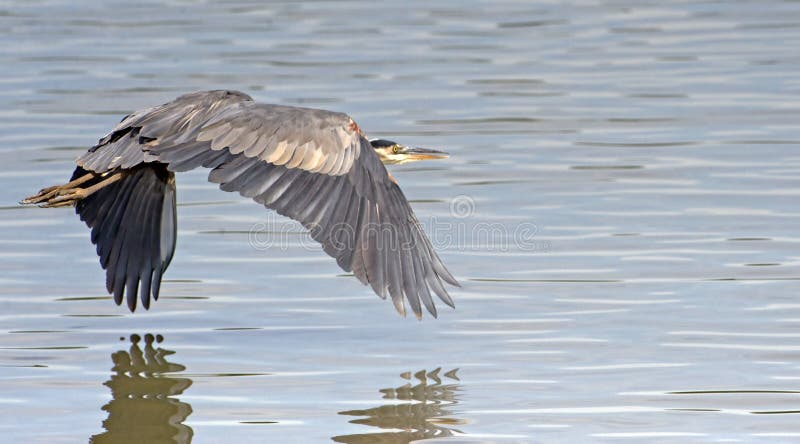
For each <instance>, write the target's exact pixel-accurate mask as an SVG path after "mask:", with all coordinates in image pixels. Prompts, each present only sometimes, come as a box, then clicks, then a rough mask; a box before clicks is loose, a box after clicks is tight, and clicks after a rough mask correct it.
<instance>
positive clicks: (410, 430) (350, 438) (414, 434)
mask: <svg viewBox="0 0 800 444" xmlns="http://www.w3.org/2000/svg"><path fill="white" fill-rule="evenodd" d="M457 370H458V369H454V370H451V371H449V372H447V373H444V374H443V375H442V377H443V378H445V379H446V380H447V381H445V382H444V383H443V382H442V377H440V376H439V372H440V371H441V369H438V368H437V369H436V370H433V371H430V372H426V371H425V370H421V371H419V372H417V373H414V375H413V377H414V378H415V379H416V381H414V382H408V383H406V384H404V385H402V386H400V387H397V388H385V389H382V390H380V392H381V393H383V399H387V400H390V401H392V402H393V403H392V404H387V405H381V406H378V407H373V408H369V409H365V410H348V411H344V412H339V414H340V415H345V416H359V417H362V418H360V419H354V420H352V421H350V422H351V423H353V424H361V425H367V426H371V427H377V428H379V429H382V430H386V431H382V432H375V433H364V434H356V435H344V436H334V437H333V438H331V439H333V441H335V442H342V443H349V444H367V443H369V444H373V443H385V444H400V443H403V444H405V443H409V442H412V441H416V440H420V439H431V438H444V437H448V436H453V432H456V433H461V432H460V431H459V430H457V429H455V428H453V427H454V426H457V425H460V424H464V421H462V420H460V419H456V418H452V417H450V415H452V412H451V411H450V410H449V409H448V407H451V406H453V405H455V404H457V403H458V392H459V390H460V388H459V384H458V383H457V382H458V381H459V379H458V376H457V375H456V372H457ZM400 376H401V377H402V378H404V379H408V380H410V379H411V378H412V375H411V373H410V372H408V373H403V374H401V375H400Z"/></svg>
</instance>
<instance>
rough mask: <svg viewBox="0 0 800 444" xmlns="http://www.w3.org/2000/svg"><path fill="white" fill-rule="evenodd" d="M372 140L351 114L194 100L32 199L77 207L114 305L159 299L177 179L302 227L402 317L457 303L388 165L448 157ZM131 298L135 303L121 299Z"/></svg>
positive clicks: (117, 138)
mask: <svg viewBox="0 0 800 444" xmlns="http://www.w3.org/2000/svg"><path fill="white" fill-rule="evenodd" d="M443 154H444V153H439V152H437V151H433V150H423V149H411V148H407V147H403V146H402V145H399V144H396V143H394V142H390V141H384V140H377V141H372V142H370V141H369V140H367V139H366V137H365V136H364V134H363V133H362V131H361V129H360V128H359V127H358V125H357V124H356V123H355V122H354V121H353V119H351V118H350V117H349V116H347V115H346V114H342V113H336V112H332V111H325V110H318V109H310V108H298V107H291V106H282V105H269V104H258V103H256V102H254V101H253V100H252V99H251V98H250V97H249V96H247V95H246V94H243V93H240V92H236V91H204V92H197V93H191V94H186V95H183V96H180V97H178V98H177V99H175V100H173V101H172V102H168V103H165V104H163V105H160V106H157V107H153V108H149V109H145V110H142V111H138V112H135V113H133V114H130V115H128V116H126V117H125V118H124V119H123V120H122V121H121V122H120V123H119V124H118V125H117V126H116V127H115V128H114V129H113V130H112V131H111V132H110V133H109V134H108V135H106V136H105V137H103V138H102V139H100V141H99V142H98V144H97V145H95V146H94V147H92V148H90V149H89V150H88V151H87V152H86V153H85V154H84V155H82V156H81V157H80V158H78V160H77V165H78V166H77V168H76V169H75V172H74V173H73V176H72V178H71V180H70V182H69V183H67V184H65V185H60V186H55V187H50V188H45V189H43V190H41V191H40V192H39V194H37V195H35V196H32V197H29V198H27V199H25V200H24V201H23V203H25V204H38V205H41V206H47V207H54V206H69V205H75V208H76V212H77V213H78V215H79V216H80V218H81V220H83V221H84V222H86V224H87V225H88V226H89V227H90V228H91V229H92V234H91V239H92V242H93V243H94V244H95V245H96V246H97V253H98V255H99V256H100V264H101V265H102V266H103V268H104V269H106V286H107V288H108V291H109V292H110V293H113V294H114V300H115V301H116V302H117V304H120V303H122V300H123V299H126V300H127V305H128V307H129V308H130V310H131V311H133V310H134V309H135V308H136V303H137V297H136V296H137V293H138V294H139V299H140V300H141V302H142V305H144V306H145V308H148V307H149V305H150V296H151V295H152V297H153V299H157V298H158V294H159V288H160V284H161V278H162V276H163V273H164V271H166V269H167V267H168V266H169V263H170V261H171V259H172V255H173V252H174V250H175V238H176V227H177V225H176V203H175V202H176V201H175V176H174V173H175V172H181V171H187V170H191V169H194V168H198V167H204V168H209V169H211V171H210V173H209V181H211V182H214V183H218V184H220V188H221V189H222V190H224V191H237V192H239V193H240V194H241V195H242V196H245V197H249V198H252V199H253V200H255V201H256V202H258V203H261V204H263V205H264V206H266V207H267V208H270V209H273V210H275V211H277V212H278V213H279V214H282V215H284V216H288V217H291V218H292V219H295V220H297V221H299V222H300V223H301V224H303V226H305V227H306V228H307V229H308V230H309V232H310V234H311V236H312V237H313V238H314V239H315V240H316V241H318V242H320V243H321V244H322V247H323V250H324V251H325V252H326V253H328V254H329V255H330V256H332V257H334V258H335V259H336V261H337V263H338V264H339V266H340V267H341V268H342V269H344V270H346V271H352V272H353V274H354V275H355V276H356V277H357V278H358V279H359V280H360V281H361V282H362V283H364V284H369V285H370V286H371V287H372V289H373V290H374V291H375V293H377V294H378V295H379V296H381V297H382V298H385V297H386V296H387V295H388V296H390V297H391V299H392V301H393V302H394V305H395V307H396V308H397V310H398V311H400V312H401V313H403V314H404V313H405V304H404V300H405V301H407V302H408V303H409V305H410V307H411V309H412V311H413V312H414V313H415V314H416V315H417V316H418V317H419V316H421V313H422V308H421V307H422V306H425V307H426V308H427V309H428V311H429V312H430V313H431V314H433V315H434V316H436V308H435V306H434V303H433V299H432V297H431V293H434V294H436V295H437V296H438V297H439V298H440V299H441V300H442V301H444V302H445V303H446V304H448V305H450V306H452V305H453V302H452V300H451V298H450V296H449V295H448V293H447V291H446V290H445V288H444V285H443V283H442V282H443V281H444V282H447V283H449V284H451V285H456V286H457V285H458V282H457V281H456V280H455V278H453V276H452V275H451V274H450V273H449V272H448V271H447V269H446V268H445V266H444V264H442V262H441V260H440V259H439V257H438V256H437V255H436V252H435V251H434V250H433V247H432V246H431V243H430V241H429V240H428V238H427V237H426V236H425V234H424V233H423V232H422V230H421V228H420V226H419V223H418V221H417V219H416V217H415V216H414V213H413V212H412V210H411V207H410V206H409V204H408V201H407V200H406V199H405V197H404V195H403V193H402V191H401V190H400V188H399V186H398V185H397V183H396V181H395V180H394V178H392V176H391V175H390V174H389V173H388V172H387V171H386V169H385V167H384V165H383V164H384V163H387V164H390V163H403V162H405V161H409V160H419V159H425V158H439V157H446V156H444V155H443ZM126 292H127V298H124V295H125V293H126Z"/></svg>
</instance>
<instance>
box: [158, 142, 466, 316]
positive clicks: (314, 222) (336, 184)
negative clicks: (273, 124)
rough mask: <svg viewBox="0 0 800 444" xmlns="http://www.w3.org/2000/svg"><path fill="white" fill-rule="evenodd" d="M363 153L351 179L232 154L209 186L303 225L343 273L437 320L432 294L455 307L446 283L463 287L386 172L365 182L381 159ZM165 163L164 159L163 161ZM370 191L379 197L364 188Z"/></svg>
mask: <svg viewBox="0 0 800 444" xmlns="http://www.w3.org/2000/svg"><path fill="white" fill-rule="evenodd" d="M366 143H368V142H366V141H365V144H366ZM362 149H363V150H364V151H363V152H362V153H361V154H360V159H361V162H359V164H358V166H355V167H354V168H353V169H352V170H351V171H350V172H349V173H348V175H346V176H329V175H323V174H313V173H309V172H307V171H303V170H300V169H290V168H288V167H287V166H286V165H273V164H269V163H266V162H263V161H260V160H259V159H256V158H248V157H245V156H241V155H239V156H236V155H231V158H230V160H229V161H227V162H226V163H224V164H221V165H219V166H218V167H216V168H215V169H213V170H212V171H211V172H210V173H209V180H210V181H211V182H214V183H219V184H220V188H221V189H223V190H225V191H238V192H239V193H240V194H241V195H243V196H246V197H251V198H253V199H254V200H255V201H256V202H259V203H261V204H263V205H265V206H266V207H267V208H271V209H273V210H275V211H276V212H278V213H279V214H281V215H284V216H287V217H291V218H293V219H295V220H298V221H299V222H301V223H302V224H303V226H305V227H306V228H308V229H309V232H310V234H311V237H312V238H313V239H314V240H316V241H318V242H320V243H321V244H322V248H323V250H324V251H325V252H326V253H328V254H329V255H330V256H332V257H334V258H335V259H336V262H337V264H339V266H340V267H341V268H342V269H344V270H345V271H352V272H353V274H354V275H355V276H356V278H358V279H359V280H360V281H361V282H362V283H364V284H368V285H370V286H371V287H372V289H373V290H374V291H375V293H376V294H378V295H379V296H381V297H383V298H385V297H386V296H387V295H388V296H391V298H392V301H393V302H394V304H395V307H396V308H397V309H398V311H400V312H401V313H405V307H404V301H408V304H409V306H410V308H411V310H412V311H413V312H414V313H415V314H416V315H417V316H420V315H421V313H422V307H423V306H424V307H425V308H426V309H427V310H428V311H429V312H430V313H431V314H433V315H434V316H436V307H435V305H434V302H433V298H432V294H436V295H437V296H438V297H439V298H440V299H441V300H442V301H444V302H445V303H446V304H448V305H450V306H452V305H453V301H452V299H451V298H450V296H449V295H448V294H447V291H446V290H445V288H444V286H443V284H442V280H444V281H445V282H448V283H451V284H453V285H458V283H457V282H456V281H455V279H453V277H452V276H451V275H450V273H448V272H447V271H446V269H445V268H444V266H443V265H442V264H441V260H440V259H439V257H438V256H436V253H435V252H434V251H433V247H432V246H431V244H430V242H429V241H428V239H427V237H426V236H425V234H424V233H423V232H422V230H421V227H420V225H419V222H418V221H417V219H416V217H414V214H413V212H412V211H411V207H410V206H409V205H408V202H407V200H406V199H405V197H404V196H403V195H402V192H401V191H400V188H399V187H398V186H397V185H396V184H395V183H394V182H392V181H391V180H390V179H389V177H388V175H387V174H386V172H385V170H383V177H380V176H379V177H375V176H378V175H379V173H373V174H374V176H369V177H373V179H374V180H375V182H374V183H373V182H366V181H364V180H363V177H364V176H365V175H367V174H368V171H375V169H374V168H372V169H371V167H372V165H369V164H366V165H363V166H362V163H364V162H380V161H379V160H378V159H377V157H376V156H375V154H374V153H373V152H371V151H367V150H370V149H371V148H367V146H364V147H363V148H362ZM165 154H166V150H165ZM165 159H167V157H166V156H162V157H161V161H165ZM381 166H382V165H381ZM365 186H369V188H370V189H371V192H369V193H367V192H362V190H361V189H359V188H360V187H365ZM367 195H370V196H372V198H373V199H374V200H370V199H368V198H367V197H366V196H367ZM442 270H443V271H442Z"/></svg>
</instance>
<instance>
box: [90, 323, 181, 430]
mask: <svg viewBox="0 0 800 444" xmlns="http://www.w3.org/2000/svg"><path fill="white" fill-rule="evenodd" d="M141 340H142V338H141V337H140V336H139V335H131V337H130V342H131V346H130V348H129V349H128V350H127V351H126V350H124V349H123V350H119V351H116V352H114V353H113V354H112V355H111V361H112V362H113V363H114V366H113V367H112V368H111V371H112V374H111V377H110V378H109V380H108V381H106V382H105V383H104V385H105V386H107V387H108V388H110V389H111V396H112V399H111V401H109V402H108V404H106V405H104V406H103V410H105V411H106V412H108V418H107V419H106V420H105V421H103V428H105V429H106V430H105V432H103V433H99V434H97V435H94V436H92V437H91V439H90V440H89V442H91V443H97V444H100V443H175V444H186V443H190V442H192V436H193V432H192V428H191V427H189V426H187V425H185V424H183V422H184V421H185V420H186V418H187V417H188V416H189V415H190V414H191V413H192V407H191V406H190V405H189V404H187V403H185V402H181V401H180V400H178V399H176V398H175V396H178V395H180V394H182V393H183V392H184V391H185V390H186V389H187V388H189V387H190V386H191V385H192V380H191V379H188V378H178V377H174V376H171V375H172V374H174V373H178V372H182V371H184V370H185V369H186V367H184V366H182V365H180V364H176V363H173V362H169V361H168V360H167V356H169V355H171V354H174V353H175V352H174V351H171V350H166V349H163V348H161V347H160V346H159V345H158V344H159V343H160V342H161V341H162V340H163V338H162V337H161V335H158V336H153V335H151V334H147V335H145V336H144V350H143V349H142V347H140V342H141ZM154 344H155V347H154Z"/></svg>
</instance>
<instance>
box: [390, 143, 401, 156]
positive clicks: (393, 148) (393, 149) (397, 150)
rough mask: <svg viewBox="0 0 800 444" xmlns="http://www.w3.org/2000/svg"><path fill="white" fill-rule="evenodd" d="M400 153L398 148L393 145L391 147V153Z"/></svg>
mask: <svg viewBox="0 0 800 444" xmlns="http://www.w3.org/2000/svg"><path fill="white" fill-rule="evenodd" d="M399 152H400V147H399V146H397V145H395V146H393V147H392V153H394V154H397V153H399Z"/></svg>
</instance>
